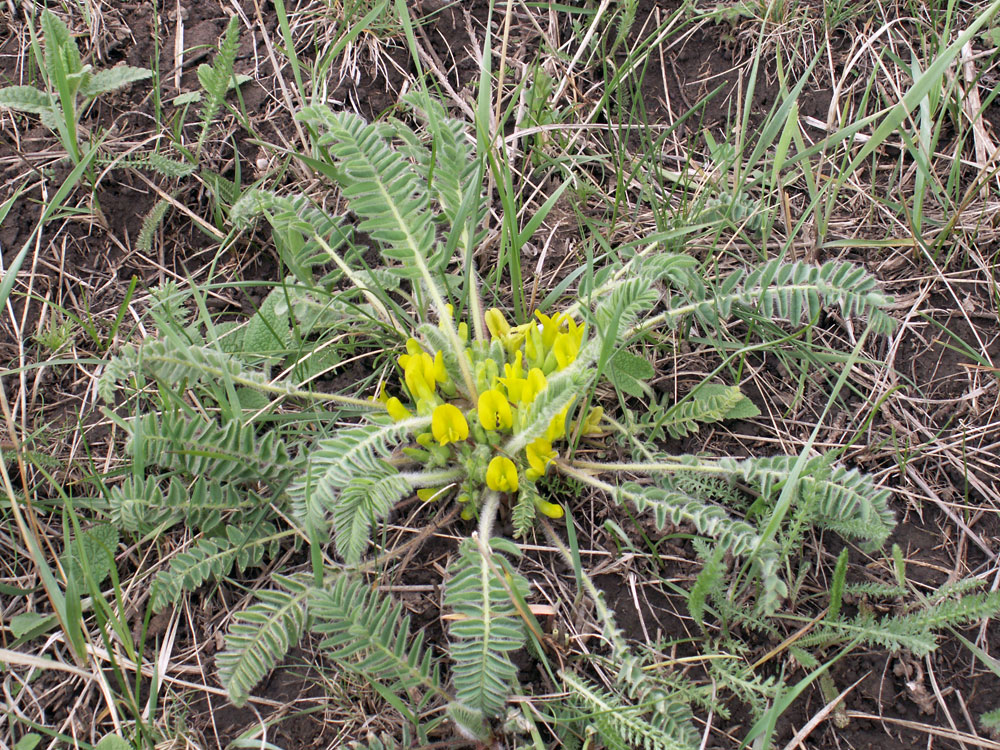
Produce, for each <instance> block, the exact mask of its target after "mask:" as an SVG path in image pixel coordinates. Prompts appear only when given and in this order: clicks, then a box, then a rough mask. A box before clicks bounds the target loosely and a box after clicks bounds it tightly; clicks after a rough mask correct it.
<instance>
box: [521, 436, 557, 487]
mask: <svg viewBox="0 0 1000 750" xmlns="http://www.w3.org/2000/svg"><path fill="white" fill-rule="evenodd" d="M524 455H525V456H526V457H527V459H528V466H529V467H530V468H529V469H528V470H527V471H525V472H524V476H525V478H527V479H538V478H539V477H543V476H545V469H546V468H547V467H548V465H549V464H550V463H552V460H553V459H554V458H555V457H556V452H555V451H554V450H552V443H550V442H549V441H548V440H546V439H545V438H538V440H534V441H532V442H530V443H528V445H527V447H526V448H525V449H524Z"/></svg>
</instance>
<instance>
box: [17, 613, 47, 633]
mask: <svg viewBox="0 0 1000 750" xmlns="http://www.w3.org/2000/svg"><path fill="white" fill-rule="evenodd" d="M50 619H51V618H49V617H46V616H45V615H40V614H38V613H37V612H22V613H21V614H19V615H14V616H13V617H12V618H10V632H11V633H13V634H14V637H15V638H21V637H23V636H25V635H27V634H28V633H30V632H31V631H32V630H34V629H35V628H37V627H38V626H39V625H41V624H42V623H44V622H46V621H48V620H50Z"/></svg>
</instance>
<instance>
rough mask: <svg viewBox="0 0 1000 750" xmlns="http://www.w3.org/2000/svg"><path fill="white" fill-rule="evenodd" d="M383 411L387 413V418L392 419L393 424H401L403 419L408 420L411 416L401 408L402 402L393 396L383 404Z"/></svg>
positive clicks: (404, 408) (405, 409)
mask: <svg viewBox="0 0 1000 750" xmlns="http://www.w3.org/2000/svg"><path fill="white" fill-rule="evenodd" d="M385 409H386V411H388V412H389V416H390V417H392V421H393V422H402V421H403V420H404V419H409V418H410V417H412V416H413V415H412V414H411V413H410V410H409V409H407V408H406V407H405V406H403V402H402V401H400V400H399V399H398V398H396V397H395V396H393V397H392V398H390V399H389V400H388V401H386V402H385Z"/></svg>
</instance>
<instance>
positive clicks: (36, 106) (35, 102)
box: [0, 86, 54, 115]
mask: <svg viewBox="0 0 1000 750" xmlns="http://www.w3.org/2000/svg"><path fill="white" fill-rule="evenodd" d="M53 105H54V102H53V100H52V97H51V96H49V94H48V93H46V92H45V91H39V90H38V89H36V88H35V87H34V86H8V87H7V88H5V89H0V107H7V108H8V109H16V110H17V111H18V112H30V113H31V114H34V115H41V114H44V113H46V112H50V111H51V110H52V107H53Z"/></svg>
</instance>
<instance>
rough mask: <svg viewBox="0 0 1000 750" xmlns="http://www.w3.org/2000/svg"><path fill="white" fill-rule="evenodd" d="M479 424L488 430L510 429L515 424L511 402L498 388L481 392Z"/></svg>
mask: <svg viewBox="0 0 1000 750" xmlns="http://www.w3.org/2000/svg"><path fill="white" fill-rule="evenodd" d="M479 424H481V425H482V426H483V428H484V429H487V430H496V429H508V428H510V427H511V425H513V424H514V415H513V414H511V411H510V404H509V403H508V402H507V399H506V398H505V397H504V395H503V394H502V393H501V392H500V391H499V390H497V389H496V388H491V389H490V390H488V391H483V392H482V393H481V394H479Z"/></svg>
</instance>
